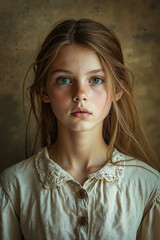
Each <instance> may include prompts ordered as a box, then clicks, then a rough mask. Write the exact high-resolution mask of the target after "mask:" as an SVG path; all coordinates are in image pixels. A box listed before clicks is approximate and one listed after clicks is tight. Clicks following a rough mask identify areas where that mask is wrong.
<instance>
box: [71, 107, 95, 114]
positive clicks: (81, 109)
mask: <svg viewBox="0 0 160 240" xmlns="http://www.w3.org/2000/svg"><path fill="white" fill-rule="evenodd" d="M73 113H88V114H91V113H90V112H89V111H88V110H87V109H86V108H83V107H80V108H75V109H74V110H73V112H72V113H71V114H73Z"/></svg>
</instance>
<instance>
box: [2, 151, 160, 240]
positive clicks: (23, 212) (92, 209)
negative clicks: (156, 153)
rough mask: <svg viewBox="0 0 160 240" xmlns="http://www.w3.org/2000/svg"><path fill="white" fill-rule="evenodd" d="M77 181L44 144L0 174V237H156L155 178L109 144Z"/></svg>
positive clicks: (159, 196)
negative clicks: (100, 162) (104, 159)
mask: <svg viewBox="0 0 160 240" xmlns="http://www.w3.org/2000/svg"><path fill="white" fill-rule="evenodd" d="M112 161H113V164H112V163H111V162H108V163H106V165H105V166H104V167H103V168H101V169H100V170H99V171H97V172H94V173H91V174H89V175H88V179H87V181H86V182H85V183H84V184H83V186H82V185H81V184H80V183H79V182H77V181H75V180H74V179H73V178H72V176H71V175H70V174H69V173H68V172H66V171H65V170H63V169H62V168H61V167H60V166H59V165H58V164H56V163H55V162H54V161H53V160H51V159H50V158H49V155H48V150H47V147H45V148H42V149H41V150H40V151H39V152H38V153H37V154H36V155H34V156H32V157H31V158H29V159H27V160H24V161H22V162H20V163H18V164H15V165H13V166H11V167H10V168H8V169H6V170H5V171H4V172H3V173H1V175H0V239H1V240H21V239H25V240H36V239H38V240H51V239H55V240H56V239H57V240H72V239H74V240H75V239H77V240H85V239H86V240H136V239H137V240H159V236H160V226H159V224H160V178H159V173H158V172H157V171H156V170H155V169H153V168H151V167H150V166H148V165H147V164H145V163H143V162H141V161H138V160H135V159H132V158H131V157H129V156H127V155H124V154H122V153H120V152H119V151H117V150H116V149H115V150H114V153H113V159H112Z"/></svg>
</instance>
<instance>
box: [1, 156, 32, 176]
mask: <svg viewBox="0 0 160 240" xmlns="http://www.w3.org/2000/svg"><path fill="white" fill-rule="evenodd" d="M33 166H34V156H32V157H30V158H28V159H26V160H23V161H21V162H19V163H16V164H14V165H12V166H10V167H8V168H7V169H5V170H4V171H3V172H2V173H1V174H0V178H1V179H4V180H6V181H13V180H14V179H17V178H22V179H23V178H25V177H26V175H28V174H29V173H30V172H32V171H33V169H34V168H33Z"/></svg>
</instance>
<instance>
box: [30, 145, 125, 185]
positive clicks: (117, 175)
mask: <svg viewBox="0 0 160 240" xmlns="http://www.w3.org/2000/svg"><path fill="white" fill-rule="evenodd" d="M121 160H124V154H122V153H120V152H119V151H117V150H116V149H115V150H114V152H113V157H112V162H113V163H116V162H118V164H117V165H114V164H112V163H111V162H108V163H106V164H105V166H104V167H102V168H101V169H100V170H98V171H97V172H94V173H91V174H89V175H88V178H89V179H93V178H96V179H103V178H104V179H106V181H108V182H112V183H114V184H116V185H117V184H119V183H120V181H121V179H122V177H123V172H124V166H123V162H121ZM35 166H36V169H37V172H38V174H39V177H40V180H41V182H42V184H43V186H44V187H45V188H55V187H56V186H60V185H62V184H63V183H64V182H66V181H70V180H71V181H75V180H74V179H73V178H72V176H71V175H70V174H69V173H68V172H67V171H65V170H63V169H62V168H61V167H60V166H59V165H58V164H57V163H55V162H54V161H53V160H51V159H50V158H49V155H48V150H47V147H44V148H42V149H41V150H40V151H39V152H38V153H37V155H36V156H35Z"/></svg>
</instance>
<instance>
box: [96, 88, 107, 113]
mask: <svg viewBox="0 0 160 240" xmlns="http://www.w3.org/2000/svg"><path fill="white" fill-rule="evenodd" d="M94 103H95V106H96V107H97V108H98V109H99V110H100V109H101V110H105V109H107V108H108V107H110V104H111V97H110V95H109V94H107V92H103V93H101V94H99V95H98V96H97V97H95V98H94Z"/></svg>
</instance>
